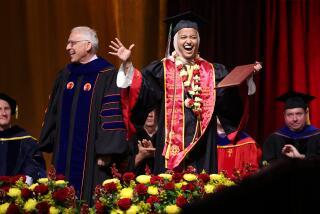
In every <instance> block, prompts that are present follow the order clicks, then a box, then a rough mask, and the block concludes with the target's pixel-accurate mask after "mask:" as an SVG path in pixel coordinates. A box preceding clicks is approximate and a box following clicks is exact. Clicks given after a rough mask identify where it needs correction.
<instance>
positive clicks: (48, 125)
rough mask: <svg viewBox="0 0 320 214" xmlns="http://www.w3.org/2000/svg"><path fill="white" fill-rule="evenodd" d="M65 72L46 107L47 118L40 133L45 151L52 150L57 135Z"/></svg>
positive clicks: (60, 76)
mask: <svg viewBox="0 0 320 214" xmlns="http://www.w3.org/2000/svg"><path fill="white" fill-rule="evenodd" d="M63 83H64V80H63V74H62V72H60V73H59V75H58V77H57V79H56V81H55V83H54V86H53V89H52V93H51V95H50V99H49V104H48V107H47V109H46V113H45V118H44V121H43V126H42V129H41V134H40V150H41V151H45V152H52V151H53V146H54V143H55V140H56V139H55V138H56V136H57V131H58V130H57V126H58V124H57V123H58V108H59V106H58V103H59V99H60V98H59V97H60V96H61V90H63V89H64V87H63V85H62V84H63Z"/></svg>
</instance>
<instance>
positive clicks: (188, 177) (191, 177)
mask: <svg viewBox="0 0 320 214" xmlns="http://www.w3.org/2000/svg"><path fill="white" fill-rule="evenodd" d="M183 179H184V180H186V181H195V180H197V176H196V175H194V174H184V175H183Z"/></svg>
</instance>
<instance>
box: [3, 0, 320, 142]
mask: <svg viewBox="0 0 320 214" xmlns="http://www.w3.org/2000/svg"><path fill="white" fill-rule="evenodd" d="M186 10H193V11H194V12H196V13H197V14H200V15H201V16H202V17H203V18H204V19H206V20H207V23H206V24H204V26H203V28H202V29H201V44H200V54H201V56H202V57H203V58H205V59H207V60H209V61H211V62H219V63H222V64H224V65H225V66H226V67H227V68H228V69H229V70H231V69H232V68H233V67H235V66H236V65H240V64H248V63H253V62H254V61H255V60H259V61H262V62H263V63H264V69H263V70H262V72H261V73H259V74H258V75H257V76H256V78H255V79H256V82H257V93H256V95H254V96H253V97H252V99H251V104H250V118H249V122H248V126H247V132H249V133H250V134H252V135H253V137H255V138H256V139H257V140H258V142H259V143H260V144H262V142H263V140H264V139H265V137H266V136H267V135H268V134H269V133H271V132H272V131H274V130H275V129H277V128H279V127H281V125H282V124H283V116H282V106H281V105H280V104H276V103H275V102H274V98H275V97H276V96H277V95H279V94H281V93H284V92H285V91H286V90H288V89H294V90H298V91H301V92H307V93H310V94H312V95H315V96H318V97H320V90H319V87H320V86H319V84H318V81H319V80H320V52H319V49H320V44H319V43H320V40H319V39H318V37H319V35H320V1H318V0H309V1H307V0H287V1H286V0H170V1H166V0H163V1H161V0H154V1H150V0H25V1H24V0H10V1H1V7H0V12H1V13H0V23H1V27H2V31H1V34H0V41H1V44H2V45H1V46H2V51H1V61H2V62H1V64H0V65H1V67H0V72H1V77H0V91H4V92H6V93H8V94H10V95H12V96H13V97H15V98H16V99H17V101H18V103H19V107H20V110H19V113H20V118H19V120H18V121H17V123H19V124H21V125H22V126H23V127H25V128H26V129H27V130H29V131H30V132H31V133H32V134H33V135H34V136H35V137H38V136H39V133H40V129H41V123H42V120H43V116H44V111H45V108H46V105H47V102H48V96H49V93H50V92H51V88H52V85H53V81H54V79H55V77H56V75H57V72H58V70H59V69H60V68H62V67H63V66H64V65H65V64H67V63H68V60H69V59H68V56H67V55H66V53H65V46H66V40H67V37H68V35H69V32H70V29H71V28H72V27H75V26H79V25H88V26H91V27H93V28H95V29H96V30H97V32H98V36H99V38H100V50H99V55H100V56H103V57H105V58H107V59H109V60H110V61H111V62H112V63H114V64H115V65H117V66H118V65H119V62H118V61H117V59H116V58H115V57H113V56H111V55H108V54H107V52H108V44H109V41H110V40H111V39H113V38H114V37H116V36H117V37H119V38H120V39H121V40H122V41H123V42H124V43H125V45H129V44H131V43H135V44H136V46H135V48H134V52H133V54H134V55H133V61H134V63H135V65H136V66H137V67H138V68H141V67H143V66H144V65H146V64H147V63H149V62H151V61H152V60H155V59H160V58H162V57H163V56H164V52H165V46H166V37H167V27H166V25H165V23H164V22H163V19H164V18H165V17H168V16H171V15H175V14H177V13H179V12H182V11H186ZM243 87H244V86H243ZM319 107H320V99H318V100H315V101H314V102H313V103H312V105H311V117H312V118H311V119H312V123H313V124H314V125H316V126H320V121H319V117H320V108H319Z"/></svg>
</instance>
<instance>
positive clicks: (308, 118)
mask: <svg viewBox="0 0 320 214" xmlns="http://www.w3.org/2000/svg"><path fill="white" fill-rule="evenodd" d="M306 124H307V125H311V121H310V114H309V107H307V109H306Z"/></svg>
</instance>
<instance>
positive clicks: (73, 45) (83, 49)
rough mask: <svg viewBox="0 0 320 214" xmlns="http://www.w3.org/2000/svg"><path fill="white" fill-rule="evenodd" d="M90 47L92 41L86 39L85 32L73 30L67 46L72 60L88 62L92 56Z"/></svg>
mask: <svg viewBox="0 0 320 214" xmlns="http://www.w3.org/2000/svg"><path fill="white" fill-rule="evenodd" d="M90 49H91V43H90V41H88V40H86V39H85V37H84V36H83V34H81V33H80V32H71V34H70V36H69V39H68V42H67V46H66V50H67V52H68V53H69V55H70V61H71V62H73V63H74V62H79V63H86V62H87V61H88V60H89V59H90V58H91V55H90V53H89V51H90Z"/></svg>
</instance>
